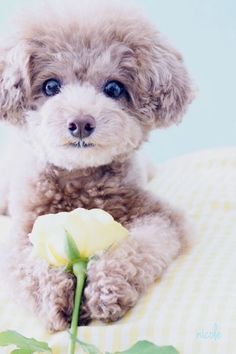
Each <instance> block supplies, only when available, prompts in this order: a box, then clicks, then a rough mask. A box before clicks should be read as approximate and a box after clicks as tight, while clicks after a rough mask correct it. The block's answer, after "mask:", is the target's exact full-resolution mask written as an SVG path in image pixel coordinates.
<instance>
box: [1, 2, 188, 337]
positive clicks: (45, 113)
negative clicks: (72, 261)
mask: <svg viewBox="0 0 236 354" xmlns="http://www.w3.org/2000/svg"><path fill="white" fill-rule="evenodd" d="M192 98H193V88H192V84H191V80H190V78H189V75H188V73H187V71H186V68H185V65H184V63H183V59H182V57H181V55H180V54H179V53H178V52H177V51H176V50H175V49H174V48H173V47H172V46H171V45H170V44H168V43H167V41H166V39H164V38H163V37H162V35H161V34H160V33H159V32H158V31H157V30H156V29H155V28H154V27H153V25H152V24H150V23H149V21H148V20H147V19H146V18H145V16H144V15H143V14H142V12H141V11H139V10H137V9H136V8H133V5H130V4H127V3H126V4H124V2H123V3H121V2H119V1H116V0H113V1H111V0H109V1H105V0H97V1H95V0H90V1H89V2H86V1H83V0H77V1H75V0H64V1H61V2H57V4H56V6H55V2H53V1H50V0H49V1H47V2H46V3H44V4H43V5H39V7H38V8H37V9H32V10H26V11H25V12H22V13H21V14H20V15H18V18H17V21H15V23H14V26H13V28H12V30H11V31H10V34H8V35H7V36H6V38H5V39H4V40H2V41H1V48H0V119H1V121H4V122H6V123H7V124H10V125H11V126H13V127H15V132H16V133H15V138H14V139H13V140H12V141H11V142H10V149H11V157H10V155H8V156H7V158H6V159H5V165H4V163H3V162H1V171H2V172H1V176H0V211H1V213H8V214H9V215H10V216H11V218H12V228H11V235H10V236H9V241H8V243H9V246H8V251H7V253H8V254H7V259H8V260H7V263H8V271H7V272H6V271H4V273H5V275H6V276H7V282H8V283H10V284H11V286H12V292H14V293H16V292H17V295H18V296H17V297H21V299H22V301H23V303H25V304H29V305H30V306H31V308H32V309H34V311H36V312H37V313H38V315H39V317H40V318H41V319H43V320H44V321H45V323H46V325H47V327H48V328H49V329H50V330H51V331H59V330H64V329H65V328H67V327H68V325H69V323H70V319H71V313H72V308H73V297H74V288H75V279H74V277H73V276H72V275H70V274H68V273H66V272H64V270H63V269H53V268H50V267H49V266H48V265H46V264H45V263H44V262H43V261H41V260H38V261H37V260H35V259H33V258H32V257H31V249H32V245H31V243H30V241H29V237H28V235H29V233H30V232H31V230H32V226H33V224H34V221H35V219H36V218H37V217H38V216H39V215H42V214H48V213H57V212H60V211H71V210H73V209H75V208H78V207H83V208H87V209H91V208H101V209H104V210H106V211H107V212H109V213H110V214H112V216H113V217H114V218H115V219H116V220H117V221H119V222H120V223H122V224H123V225H124V226H125V227H126V228H127V229H128V230H129V234H130V235H129V237H128V239H126V240H125V241H123V242H122V243H121V244H120V245H119V247H117V248H116V249H113V250H109V251H108V252H106V253H105V254H103V255H101V256H100V257H98V258H96V259H93V260H91V262H90V264H89V267H88V276H87V284H86V287H85V291H84V299H83V305H82V310H81V318H82V319H84V321H87V320H90V319H97V320H102V321H104V322H110V321H116V320H118V319H120V318H121V317H122V316H123V315H124V314H125V313H126V312H127V311H128V310H129V309H130V308H131V307H133V306H134V305H135V304H136V303H137V301H138V299H139V298H140V296H141V295H142V294H143V293H144V292H145V291H146V289H147V288H148V287H149V286H150V285H151V284H153V282H154V281H155V280H156V279H157V278H159V277H160V276H161V275H162V273H163V271H164V270H165V269H166V268H167V267H168V265H169V264H170V263H171V262H172V261H173V259H175V257H177V255H178V254H179V253H180V252H181V250H182V249H183V248H184V246H185V245H186V242H187V236H186V231H185V229H186V228H185V224H184V222H183V219H182V216H181V214H180V213H179V212H177V211H175V210H173V209H172V208H171V207H169V205H167V204H165V203H163V202H162V201H161V200H159V199H158V198H157V197H156V196H154V195H152V194H151V193H149V192H148V191H147V190H145V187H144V186H143V180H142V172H143V171H142V168H145V166H144V165H143V166H141V170H140V169H139V168H138V167H137V164H136V157H135V156H136V151H137V150H138V149H139V148H140V146H141V145H142V144H143V142H145V141H146V140H147V139H148V136H149V133H150V132H151V131H152V130H153V129H155V128H162V127H167V126H169V125H170V124H172V123H178V122H180V120H181V118H182V116H183V114H184V112H185V110H186V108H187V106H188V104H189V103H190V102H191V101H192ZM9 151H10V150H7V153H9ZM5 253H6V252H5ZM5 256H6V255H5ZM5 256H4V255H3V256H2V259H4V257H5ZM4 263H6V262H4ZM2 273H3V272H2ZM1 277H2V276H1Z"/></svg>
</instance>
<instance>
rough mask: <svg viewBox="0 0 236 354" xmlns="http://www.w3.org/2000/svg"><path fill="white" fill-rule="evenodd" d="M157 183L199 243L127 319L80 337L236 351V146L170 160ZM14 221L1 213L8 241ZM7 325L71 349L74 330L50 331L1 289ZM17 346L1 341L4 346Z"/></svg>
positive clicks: (59, 350) (189, 350)
mask: <svg viewBox="0 0 236 354" xmlns="http://www.w3.org/2000/svg"><path fill="white" fill-rule="evenodd" d="M149 189H151V190H152V191H154V192H156V193H158V195H159V196H161V197H163V198H165V199H167V200H169V201H170V202H171V203H172V204H173V205H176V206H177V207H179V208H182V209H183V210H184V211H185V212H186V213H187V215H188V217H189V220H190V222H191V223H192V225H193V229H194V246H193V247H192V249H191V251H190V252H189V253H188V254H187V255H184V256H182V257H180V258H179V259H178V260H176V261H175V262H174V263H173V264H172V266H171V267H170V268H169V269H168V271H167V272H166V274H165V275H164V277H163V278H162V279H161V280H160V281H158V282H157V283H156V284H155V286H153V287H152V288H151V289H150V290H149V292H148V294H146V295H145V296H144V297H143V298H142V299H141V300H140V301H139V303H138V305H137V306H136V307H135V308H134V309H133V310H132V311H130V312H129V314H128V315H127V316H126V317H125V318H124V319H122V320H121V321H119V322H117V323H115V324H113V325H106V326H104V325H102V324H101V323H93V324H91V325H90V326H89V327H81V328H79V331H78V335H79V338H80V339H81V340H83V341H86V342H90V343H93V344H94V345H96V346H98V347H99V348H100V349H101V350H104V351H121V350H124V349H127V348H128V347H129V346H130V345H132V344H133V343H134V342H136V341H137V340H140V339H148V340H151V341H153V342H155V343H156V344H158V345H167V344H171V345H173V346H175V347H176V348H177V349H178V350H179V352H180V353H181V354H213V353H214V354H223V353H224V354H226V353H227V354H235V353H236V340H235V335H236V148H232V149H230V148H228V149H221V150H210V151H203V152H200V153H196V154H192V155H188V156H183V157H180V158H178V159H175V160H173V161H169V162H167V163H165V164H163V165H161V166H159V168H158V169H157V175H156V177H155V178H154V180H152V182H151V183H150V185H149ZM8 225H9V220H7V219H5V218H1V220H0V232H1V238H0V240H3V239H4V237H6V235H7V229H8ZM15 296H16V297H17V294H15ZM6 329H14V330H17V331H19V332H21V333H22V334H24V335H26V336H34V337H35V338H37V339H40V340H46V341H48V342H49V344H50V346H52V348H53V353H54V354H65V353H66V347H67V341H68V334H67V333H66V332H65V333H58V334H56V335H49V334H47V333H46V331H45V329H44V328H43V326H42V324H41V323H40V322H39V320H38V319H37V318H36V317H34V316H32V314H29V313H28V312H25V310H24V309H22V308H19V307H18V306H17V305H16V304H14V303H13V302H10V301H8V299H7V298H6V296H5V295H4V293H3V291H1V290H0V331H3V330H6ZM9 352H10V351H9V350H6V349H3V348H2V349H1V348H0V353H9ZM79 353H82V352H80V351H78V354H79Z"/></svg>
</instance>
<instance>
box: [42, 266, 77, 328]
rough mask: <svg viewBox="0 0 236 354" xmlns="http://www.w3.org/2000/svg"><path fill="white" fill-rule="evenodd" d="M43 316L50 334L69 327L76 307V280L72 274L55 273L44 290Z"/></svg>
mask: <svg viewBox="0 0 236 354" xmlns="http://www.w3.org/2000/svg"><path fill="white" fill-rule="evenodd" d="M44 289H45V290H44V293H43V304H42V316H43V317H44V319H45V322H46V325H47V328H48V330H49V331H50V332H56V331H63V330H65V329H66V328H68V327H69V325H70V322H71V316H72V311H73V305H74V289H75V279H74V277H73V276H72V275H71V274H68V273H64V272H56V271H55V272H53V274H52V275H51V278H50V280H49V282H48V284H47V286H46V287H45V288H44Z"/></svg>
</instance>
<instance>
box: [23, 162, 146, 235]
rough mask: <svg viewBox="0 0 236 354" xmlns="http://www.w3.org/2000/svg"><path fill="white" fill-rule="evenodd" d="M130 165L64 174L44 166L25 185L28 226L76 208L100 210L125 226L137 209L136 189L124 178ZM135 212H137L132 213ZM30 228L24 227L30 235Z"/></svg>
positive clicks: (114, 165)
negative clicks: (45, 217) (30, 223)
mask: <svg viewBox="0 0 236 354" xmlns="http://www.w3.org/2000/svg"><path fill="white" fill-rule="evenodd" d="M129 168H130V163H129V162H128V161H127V162H124V163H112V164H110V165H107V166H102V167H99V168H91V169H87V170H82V171H74V172H65V171H62V170H59V169H57V168H53V167H52V166H48V167H47V168H46V169H45V170H44V171H43V172H40V174H39V176H37V178H36V179H32V180H31V181H28V182H27V193H26V195H31V198H30V201H29V200H27V204H25V208H26V209H27V210H26V213H27V214H28V216H30V220H31V221H32V223H33V222H34V221H35V219H36V218H37V216H39V215H43V214H49V213H53V214H54V213H57V212H61V211H71V210H73V209H76V208H78V207H81V208H86V209H92V208H101V209H104V210H106V211H108V212H109V213H111V214H112V216H113V217H114V218H115V219H116V220H118V221H120V222H121V223H123V224H127V223H128V222H130V221H131V220H133V219H134V218H135V216H136V215H137V214H138V209H139V207H140V200H139V199H140V198H139V188H138V185H137V183H136V185H135V183H134V182H132V183H131V181H129V178H128V174H129ZM136 208H137V211H136ZM31 227H32V225H30V226H28V227H27V229H28V230H27V231H28V232H30V231H31V230H30V228H31Z"/></svg>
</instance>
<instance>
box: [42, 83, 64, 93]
mask: <svg viewBox="0 0 236 354" xmlns="http://www.w3.org/2000/svg"><path fill="white" fill-rule="evenodd" d="M42 91H43V93H44V95H45V96H55V95H57V94H58V93H59V92H60V91H61V83H60V81H59V80H57V79H49V80H47V81H45V82H44V84H43V87H42Z"/></svg>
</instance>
